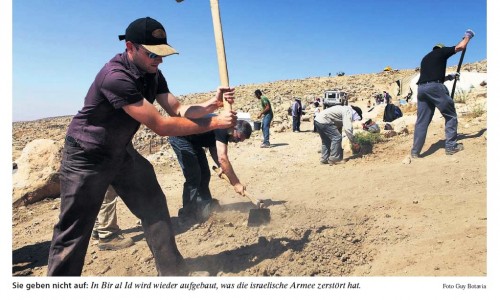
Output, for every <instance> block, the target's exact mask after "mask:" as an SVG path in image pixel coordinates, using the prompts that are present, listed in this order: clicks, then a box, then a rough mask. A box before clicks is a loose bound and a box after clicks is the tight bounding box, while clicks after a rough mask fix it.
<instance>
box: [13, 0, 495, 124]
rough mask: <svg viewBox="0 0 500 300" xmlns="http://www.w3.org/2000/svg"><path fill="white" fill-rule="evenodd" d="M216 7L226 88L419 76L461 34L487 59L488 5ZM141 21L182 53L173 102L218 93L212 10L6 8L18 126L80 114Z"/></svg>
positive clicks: (321, 2)
mask: <svg viewBox="0 0 500 300" xmlns="http://www.w3.org/2000/svg"><path fill="white" fill-rule="evenodd" d="M219 3H220V11H221V19H222V26H223V32H224V41H225V46H226V57H227V65H228V72H229V80H230V84H231V85H233V86H237V85H242V84H249V83H262V82H269V81H276V80H282V79H297V78H306V77H315V76H327V75H328V73H332V75H335V74H336V73H337V72H345V73H346V74H347V75H351V74H359V73H373V72H378V71H380V70H382V69H383V68H384V67H385V66H387V65H390V66H391V67H393V68H399V69H406V68H414V67H417V66H418V65H419V63H420V60H421V58H422V56H423V55H425V54H426V52H428V50H430V48H431V47H432V45H434V44H435V43H437V42H442V43H444V44H446V45H455V44H456V43H457V42H458V41H459V40H460V39H461V37H462V36H463V33H464V31H465V30H466V29H467V28H472V29H473V30H474V31H475V32H476V37H475V38H474V39H473V41H472V42H471V44H470V46H469V48H468V50H467V55H466V57H465V62H473V61H479V60H483V59H486V35H487V28H486V1H484V0H483V1H470V0H468V1H465V0H454V1H448V0H446V1H431V0H419V1H400V0H399V1H392V0H389V1H335V0H293V1H292V0H273V1H269V0H252V1H243V0H239V1H238V0H220V1H219ZM471 3H474V4H471ZM144 16H150V17H152V18H155V19H157V20H158V21H160V22H161V23H162V24H163V25H164V26H165V28H166V30H167V35H168V41H169V43H170V44H171V45H172V46H173V47H174V48H176V49H177V50H178V51H179V52H180V55H174V56H170V57H167V58H166V59H164V63H163V64H162V65H161V67H160V68H161V69H162V71H163V72H164V73H165V75H166V77H167V81H168V83H169V86H170V89H171V91H172V92H173V93H174V94H175V95H183V94H188V93H193V92H207V91H212V90H214V89H215V88H216V87H217V86H218V85H219V77H218V67H217V57H216V51H215V41H214V34H213V25H212V19H211V11H210V3H209V0H185V1H184V2H182V3H177V2H176V1H174V0H150V1H134V0H130V1H126V2H124V1H115V0H107V1H101V0H88V1H62V0H44V1H40V0H22V1H13V2H12V35H13V39H12V40H13V49H12V53H13V54H12V58H13V66H12V68H13V78H12V79H13V103H12V104H13V114H12V115H13V121H21V120H33V119H38V118H43V117H52V116H60V115H74V114H76V112H77V111H78V110H79V109H80V108H81V106H82V104H83V99H84V97H85V94H86V92H87V90H88V87H89V86H90V84H91V82H92V80H93V78H94V76H95V75H96V74H97V72H98V71H99V69H100V68H101V67H102V66H103V65H104V64H105V63H106V62H107V61H108V60H109V59H110V58H111V57H113V56H114V55H115V54H116V53H119V52H122V51H123V50H124V48H125V46H124V42H122V41H119V40H118V38H117V36H118V35H119V34H123V33H124V32H125V28H126V27H127V26H128V24H129V23H130V22H131V21H133V20H135V19H137V18H139V17H144ZM458 59H459V55H456V56H455V57H453V58H452V59H450V61H449V64H450V65H451V64H456V63H457V62H458Z"/></svg>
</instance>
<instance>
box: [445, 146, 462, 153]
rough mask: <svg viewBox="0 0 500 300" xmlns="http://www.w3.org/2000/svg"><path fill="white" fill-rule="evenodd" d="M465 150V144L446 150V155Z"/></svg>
mask: <svg viewBox="0 0 500 300" xmlns="http://www.w3.org/2000/svg"><path fill="white" fill-rule="evenodd" d="M462 150H464V145H463V144H457V145H456V146H455V147H453V148H446V155H453V154H455V153H457V152H459V151H462Z"/></svg>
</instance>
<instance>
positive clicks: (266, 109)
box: [258, 103, 271, 118]
mask: <svg viewBox="0 0 500 300" xmlns="http://www.w3.org/2000/svg"><path fill="white" fill-rule="evenodd" d="M270 109H271V106H270V105H269V103H268V104H266V107H264V110H263V111H261V112H260V114H259V116H258V118H260V117H261V116H262V115H263V114H265V113H266V112H267V111H269V110H270Z"/></svg>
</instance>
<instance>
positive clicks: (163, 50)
mask: <svg viewBox="0 0 500 300" xmlns="http://www.w3.org/2000/svg"><path fill="white" fill-rule="evenodd" d="M118 38H119V39H120V41H122V40H126V41H130V42H132V43H136V44H140V45H142V46H143V47H144V48H146V50H148V51H150V52H152V53H154V54H156V55H159V56H167V55H171V54H179V53H178V52H177V51H176V50H175V49H174V48H172V47H171V46H170V45H169V44H167V33H166V32H165V28H163V26H162V25H161V24H160V22H158V21H156V20H155V19H153V18H150V17H146V18H140V19H137V20H135V21H134V22H132V23H130V25H128V27H127V30H126V31H125V34H123V35H119V36H118Z"/></svg>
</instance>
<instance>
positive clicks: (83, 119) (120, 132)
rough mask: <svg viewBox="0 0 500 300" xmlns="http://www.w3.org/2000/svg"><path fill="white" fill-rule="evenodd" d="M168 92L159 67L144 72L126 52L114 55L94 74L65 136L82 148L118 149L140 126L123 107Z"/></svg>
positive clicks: (123, 145) (151, 99)
mask: <svg viewBox="0 0 500 300" xmlns="http://www.w3.org/2000/svg"><path fill="white" fill-rule="evenodd" d="M168 92H169V89H168V86H167V82H166V80H165V77H163V74H162V73H161V71H160V70H158V72H157V73H156V74H148V73H144V72H142V71H140V70H139V69H138V68H137V67H136V66H135V65H134V64H133V63H132V62H130V61H129V60H128V56H127V53H126V52H124V53H121V54H117V55H116V56H115V57H114V58H113V59H111V60H110V61H109V62H108V63H107V64H106V65H104V67H103V68H102V69H101V70H100V71H99V73H98V74H97V76H96V78H95V80H94V82H93V83H92V85H91V86H90V88H89V91H88V92H87V96H86V97H85V102H84V105H83V108H82V109H81V110H80V111H79V112H78V113H77V114H76V115H75V116H74V117H73V120H72V121H71V123H70V125H69V128H68V132H67V135H68V136H71V137H73V138H74V139H75V140H76V141H77V142H78V143H79V144H80V145H81V146H82V147H83V148H84V149H85V150H100V151H104V152H109V153H114V152H121V151H123V150H124V149H125V146H126V145H127V144H128V143H130V141H131V140H132V137H133V136H134V134H135V133H136V132H137V130H138V129H139V126H140V123H139V122H137V121H136V120H135V119H133V118H132V117H131V116H130V115H128V114H127V113H126V112H125V111H124V110H123V109H122V107H123V106H125V105H129V104H133V103H136V102H139V101H141V100H142V99H147V101H149V102H151V103H153V102H154V101H155V99H156V95H158V94H164V93H168Z"/></svg>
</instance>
